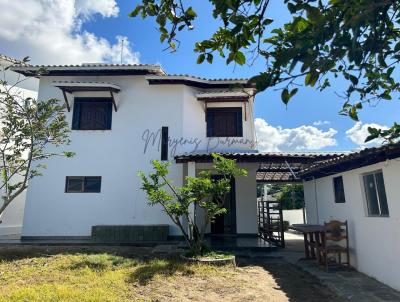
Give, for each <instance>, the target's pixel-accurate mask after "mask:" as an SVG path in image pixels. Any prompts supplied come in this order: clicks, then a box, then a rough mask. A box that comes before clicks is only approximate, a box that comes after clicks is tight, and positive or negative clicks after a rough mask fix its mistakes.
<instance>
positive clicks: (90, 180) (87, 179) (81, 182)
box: [65, 176, 101, 193]
mask: <svg viewBox="0 0 400 302" xmlns="http://www.w3.org/2000/svg"><path fill="white" fill-rule="evenodd" d="M100 189H101V176H67V178H66V182H65V192H66V193H100Z"/></svg>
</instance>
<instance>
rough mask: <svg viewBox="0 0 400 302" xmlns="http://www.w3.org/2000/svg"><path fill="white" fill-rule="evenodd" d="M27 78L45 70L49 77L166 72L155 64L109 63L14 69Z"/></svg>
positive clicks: (28, 66)
mask: <svg viewBox="0 0 400 302" xmlns="http://www.w3.org/2000/svg"><path fill="white" fill-rule="evenodd" d="M12 69H13V70H14V71H15V72H19V73H21V74H23V75H25V76H34V75H36V74H37V73H38V72H39V71H41V70H45V71H46V74H48V75H56V76H57V75H90V74H97V75H98V74H99V73H100V74H101V75H111V74H120V75H125V74H143V75H146V74H157V75H162V74H165V72H164V71H163V70H162V68H161V66H160V65H155V64H108V63H83V64H80V65H26V66H17V67H13V68H12Z"/></svg>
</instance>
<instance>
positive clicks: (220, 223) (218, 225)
mask: <svg viewBox="0 0 400 302" xmlns="http://www.w3.org/2000/svg"><path fill="white" fill-rule="evenodd" d="M219 178H221V176H220V175H213V179H219ZM230 186H231V191H230V192H229V193H228V194H226V196H225V201H224V207H225V208H226V209H227V213H226V214H225V215H219V216H217V217H216V218H215V221H214V222H212V223H211V234H236V199H235V192H236V190H235V179H234V178H232V179H231V183H230Z"/></svg>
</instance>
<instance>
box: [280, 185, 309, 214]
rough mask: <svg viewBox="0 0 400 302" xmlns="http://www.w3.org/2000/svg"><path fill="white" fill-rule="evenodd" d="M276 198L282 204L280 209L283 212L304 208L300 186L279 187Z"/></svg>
mask: <svg viewBox="0 0 400 302" xmlns="http://www.w3.org/2000/svg"><path fill="white" fill-rule="evenodd" d="M276 197H277V200H278V201H279V202H281V203H282V209H284V210H294V209H301V208H303V207H304V190H303V185H302V184H285V185H280V186H279V188H278V192H277V194H276Z"/></svg>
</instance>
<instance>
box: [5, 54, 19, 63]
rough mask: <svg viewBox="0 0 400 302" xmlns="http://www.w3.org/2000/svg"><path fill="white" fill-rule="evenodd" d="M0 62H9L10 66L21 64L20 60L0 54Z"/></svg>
mask: <svg viewBox="0 0 400 302" xmlns="http://www.w3.org/2000/svg"><path fill="white" fill-rule="evenodd" d="M0 60H3V61H7V62H10V63H11V64H22V61H21V60H18V59H15V58H13V57H9V56H6V55H4V54H1V53H0Z"/></svg>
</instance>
